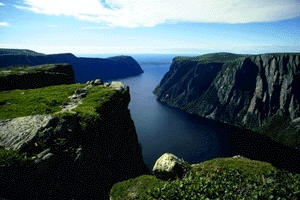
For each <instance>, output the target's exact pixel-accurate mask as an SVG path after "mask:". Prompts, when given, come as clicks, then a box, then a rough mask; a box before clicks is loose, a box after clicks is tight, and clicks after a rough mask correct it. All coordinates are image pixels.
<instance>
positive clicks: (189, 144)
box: [120, 55, 231, 168]
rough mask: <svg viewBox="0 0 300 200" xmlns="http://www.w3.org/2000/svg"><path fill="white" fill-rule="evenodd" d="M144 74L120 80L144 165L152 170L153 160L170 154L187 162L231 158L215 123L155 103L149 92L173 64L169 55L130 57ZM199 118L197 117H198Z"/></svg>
mask: <svg viewBox="0 0 300 200" xmlns="http://www.w3.org/2000/svg"><path fill="white" fill-rule="evenodd" d="M133 57H134V58H135V59H136V60H137V61H138V62H139V64H140V65H141V67H142V69H143V70H144V71H145V72H144V73H143V74H141V75H139V76H136V77H130V78H126V79H121V80H120V81H122V82H123V83H124V84H126V85H128V86H129V87H130V95H131V102H130V104H129V109H130V112H131V117H132V119H133V121H134V123H135V126H136V131H137V134H138V139H139V141H140V142H141V144H142V147H143V156H144V160H145V163H146V164H147V165H148V166H149V167H151V168H152V166H153V165H154V162H155V160H156V159H157V158H158V157H159V156H161V155H162V154H163V153H166V152H170V153H173V154H175V155H177V156H178V157H181V158H184V159H185V160H186V161H188V162H190V163H199V162H201V161H205V160H209V159H211V158H215V157H225V156H229V155H231V151H230V144H227V143H226V142H225V141H226V138H225V137H224V135H225V134H224V130H223V129H222V127H221V125H220V124H219V123H217V122H214V121H211V120H206V119H201V120H197V119H196V118H197V117H195V116H192V115H190V114H187V113H184V112H183V111H181V110H179V109H175V108H171V107H169V106H167V105H164V104H162V103H159V102H158V101H156V98H155V95H154V94H153V93H152V91H153V90H154V88H155V87H156V86H157V84H158V83H159V82H160V80H161V79H162V77H163V76H164V74H165V73H166V72H167V71H168V69H169V67H170V64H171V62H172V58H173V57H174V56H172V55H164V56H162V55H156V56H155V55H148V56H147V55H143V56H141V55H138V56H133ZM198 119H199V118H198Z"/></svg>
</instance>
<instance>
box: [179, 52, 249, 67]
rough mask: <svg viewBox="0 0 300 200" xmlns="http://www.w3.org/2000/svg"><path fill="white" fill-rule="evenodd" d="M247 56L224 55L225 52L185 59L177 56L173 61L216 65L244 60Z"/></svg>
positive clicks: (185, 57)
mask: <svg viewBox="0 0 300 200" xmlns="http://www.w3.org/2000/svg"><path fill="white" fill-rule="evenodd" d="M247 56H249V55H243V54H233V53H226V52H220V53H209V54H204V55H201V56H196V57H187V56H178V57H175V61H177V62H178V61H179V62H182V61H187V60H188V61H196V62H199V63H201V64H205V63H210V62H218V63H224V62H228V61H233V60H236V59H239V58H245V57H247Z"/></svg>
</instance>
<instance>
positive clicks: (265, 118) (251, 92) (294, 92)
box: [154, 53, 300, 148]
mask: <svg viewBox="0 0 300 200" xmlns="http://www.w3.org/2000/svg"><path fill="white" fill-rule="evenodd" d="M299 86H300V54H299V53H276V54H262V55H238V54H231V53H216V54H206V55H203V56H198V57H176V58H174V59H173V62H172V64H171V66H170V69H169V71H168V72H167V74H166V75H165V76H164V78H163V79H162V80H161V82H160V84H159V85H158V86H157V87H156V88H155V90H154V93H155V94H156V96H157V100H158V101H161V102H165V103H167V104H168V105H171V106H174V107H178V108H180V109H182V110H184V111H187V112H189V113H193V114H197V115H199V116H202V117H206V118H211V119H214V120H218V121H222V122H225V123H228V124H233V125H236V126H239V127H244V128H248V129H251V130H254V131H257V132H260V133H262V134H265V135H268V136H270V137H271V138H273V139H275V140H277V141H280V142H282V143H284V144H287V145H289V146H292V147H297V148H299V147H300V123H299V122H300V90H299ZM241 134H242V133H241Z"/></svg>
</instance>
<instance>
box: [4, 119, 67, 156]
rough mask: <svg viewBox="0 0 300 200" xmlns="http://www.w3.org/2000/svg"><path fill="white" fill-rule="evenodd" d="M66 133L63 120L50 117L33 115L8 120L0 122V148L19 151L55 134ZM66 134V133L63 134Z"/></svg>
mask: <svg viewBox="0 0 300 200" xmlns="http://www.w3.org/2000/svg"><path fill="white" fill-rule="evenodd" d="M65 131H66V127H65V124H64V120H63V119H59V118H55V117H53V116H51V115H33V116H28V117H18V118H14V119H9V120H0V138H1V140H0V146H2V147H4V148H6V149H13V150H20V149H24V148H28V146H31V145H33V146H34V145H35V144H34V143H35V142H38V141H39V140H40V139H43V140H44V142H45V141H46V140H48V139H49V138H50V137H52V136H53V135H56V134H62V132H65ZM65 134H66V133H65Z"/></svg>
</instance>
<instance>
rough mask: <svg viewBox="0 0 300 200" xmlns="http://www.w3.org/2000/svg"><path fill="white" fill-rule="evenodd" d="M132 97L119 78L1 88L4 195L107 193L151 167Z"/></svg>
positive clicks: (87, 196)
mask: <svg viewBox="0 0 300 200" xmlns="http://www.w3.org/2000/svg"><path fill="white" fill-rule="evenodd" d="M129 101H130V94H129V88H128V86H125V85H123V84H122V83H120V82H112V83H111V84H103V82H101V81H93V82H91V84H70V85H59V86H50V87H44V88H38V89H30V90H13V91H0V102H2V103H1V105H0V118H1V120H0V145H1V146H2V149H0V183H1V185H3V186H4V185H5V188H6V189H5V190H0V197H2V198H7V199H20V198H22V199H108V193H109V190H110V188H111V186H112V185H113V184H114V183H116V182H119V181H122V180H127V179H130V178H134V177H137V176H139V175H141V174H148V173H149V172H148V170H147V167H146V166H145V164H144V162H143V158H142V150H141V146H140V145H139V143H138V138H137V134H136V131H135V126H134V122H133V121H132V119H131V116H130V111H129V110H128V103H129ZM2 188H3V187H2Z"/></svg>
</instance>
